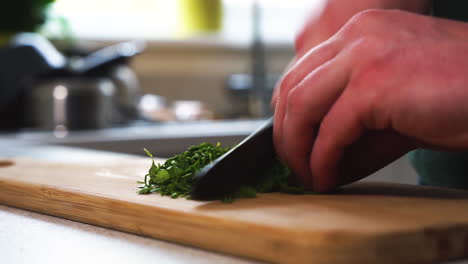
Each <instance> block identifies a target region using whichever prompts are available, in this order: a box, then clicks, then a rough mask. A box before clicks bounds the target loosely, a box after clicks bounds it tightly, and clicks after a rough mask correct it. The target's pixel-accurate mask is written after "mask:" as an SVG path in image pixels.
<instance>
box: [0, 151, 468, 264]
mask: <svg viewBox="0 0 468 264" xmlns="http://www.w3.org/2000/svg"><path fill="white" fill-rule="evenodd" d="M149 165H150V161H149V160H147V159H135V160H131V159H128V160H116V161H115V162H114V163H105V164H102V163H101V164H81V165H78V164H64V163H50V162H44V161H35V160H29V159H14V160H12V162H11V163H10V162H7V161H3V162H0V203H2V204H5V205H10V206H15V207H19V208H24V209H28V210H32V211H37V212H41V213H45V214H50V215H55V216H59V217H64V218H67V219H73V220H76V221H80V222H84V223H90V224H95V225H98V226H103V227H108V228H112V229H116V230H121V231H126V232H130V233H135V234H139V235H144V236H149V237H154V238H159V239H164V240H169V241H174V242H178V243H183V244H187V245H192V246H195V247H201V248H205V249H211V250H214V251H219V252H225V253H230V254H235V255H240V256H246V257H251V258H255V259H260V260H267V261H272V262H281V263H319V264H320V263H346V264H352V263H359V264H362V263H392V264H393V263H434V262H437V261H446V260H449V259H459V258H463V257H467V256H468V192H462V191H451V190H445V189H435V188H426V187H418V186H410V185H389V184H383V183H360V184H359V183H358V184H354V185H350V186H348V187H346V188H344V189H343V190H342V191H340V192H339V193H337V194H333V195H288V194H278V193H271V194H262V195H260V196H259V197H258V198H255V199H241V200H237V201H235V202H234V203H232V204H223V203H221V202H219V201H213V202H197V201H190V200H185V199H171V198H168V197H161V196H159V195H157V194H152V195H138V194H136V191H137V186H138V184H137V183H136V181H137V180H141V179H142V178H143V175H144V174H145V173H146V171H147V169H148V168H149Z"/></svg>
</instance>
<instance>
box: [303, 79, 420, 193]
mask: <svg viewBox="0 0 468 264" xmlns="http://www.w3.org/2000/svg"><path fill="white" fill-rule="evenodd" d="M353 88H355V87H350V85H348V87H347V88H346V91H345V92H343V94H342V95H341V96H340V98H339V99H338V100H337V101H336V103H335V104H334V105H333V107H332V108H331V109H330V111H329V112H328V113H327V114H326V116H325V118H324V119H323V120H322V122H321V125H320V129H319V131H318V135H317V137H316V139H315V142H314V146H313V150H312V153H311V155H310V168H311V173H312V175H313V176H314V177H313V186H314V189H315V190H317V191H320V192H326V191H329V190H331V189H333V188H335V187H336V186H338V185H341V184H345V183H350V182H353V181H356V180H359V179H361V178H363V177H365V176H367V175H369V174H371V173H373V172H375V171H377V170H378V169H380V168H382V167H384V166H385V165H387V164H389V163H390V162H392V161H394V160H395V159H397V158H398V157H400V156H402V155H403V154H405V153H407V152H408V151H410V150H411V149H414V148H415V144H414V141H413V140H412V139H410V138H407V137H405V136H403V135H401V134H398V133H396V132H394V131H392V130H391V129H392V128H391V127H384V128H383V129H382V128H377V127H376V124H377V123H380V124H381V123H383V121H382V120H383V119H385V118H386V117H385V116H384V115H383V114H379V113H376V112H375V108H373V107H372V102H371V101H369V99H368V98H367V97H363V96H360V95H359V94H358V93H357V92H356V91H360V90H361V89H353ZM376 118H377V119H382V120H378V122H375V121H376V120H375V119H376Z"/></svg>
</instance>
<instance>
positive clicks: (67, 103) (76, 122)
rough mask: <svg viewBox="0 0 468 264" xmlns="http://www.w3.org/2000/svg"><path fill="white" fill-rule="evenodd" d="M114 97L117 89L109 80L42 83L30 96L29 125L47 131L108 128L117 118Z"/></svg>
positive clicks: (53, 80) (83, 78)
mask: <svg viewBox="0 0 468 264" xmlns="http://www.w3.org/2000/svg"><path fill="white" fill-rule="evenodd" d="M114 95H115V86H114V84H113V82H112V81H110V79H107V78H93V77H75V78H62V79H59V78H57V79H50V80H42V81H39V82H38V83H37V84H36V85H35V87H33V89H32V91H31V93H30V98H29V105H30V111H28V112H29V119H30V123H31V125H33V126H34V127H37V128H39V129H45V130H51V129H52V130H54V129H67V130H80V129H98V128H105V127H109V126H110V125H111V123H112V116H113V115H114V113H113V111H114Z"/></svg>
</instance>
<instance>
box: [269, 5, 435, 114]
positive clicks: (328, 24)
mask: <svg viewBox="0 0 468 264" xmlns="http://www.w3.org/2000/svg"><path fill="white" fill-rule="evenodd" d="M430 4H431V1H429V0H411V1H407V0H354V1H348V0H321V1H317V4H316V5H315V6H314V7H315V8H312V9H311V12H310V14H309V16H308V19H307V20H306V22H305V24H304V26H303V27H302V29H300V31H299V33H298V34H297V36H296V41H295V49H296V55H295V58H293V59H292V61H291V62H290V63H289V65H288V67H286V69H289V68H291V67H292V65H294V64H295V63H296V62H297V59H299V58H301V57H302V56H304V54H306V53H307V51H309V50H310V49H311V48H313V47H315V46H316V45H318V44H320V43H322V42H323V41H325V40H327V39H328V38H330V37H331V36H333V35H334V34H335V33H336V32H337V31H338V30H339V29H340V28H341V27H342V26H343V25H344V24H345V23H346V22H347V21H348V20H349V19H350V18H351V17H352V16H354V15H355V14H357V13H359V12H361V11H364V10H367V9H371V8H372V9H400V10H406V11H411V12H416V13H426V12H428V11H429V9H430ZM277 97H278V89H275V90H274V93H273V96H272V98H273V99H272V105H273V106H274V105H275V104H276V98H277Z"/></svg>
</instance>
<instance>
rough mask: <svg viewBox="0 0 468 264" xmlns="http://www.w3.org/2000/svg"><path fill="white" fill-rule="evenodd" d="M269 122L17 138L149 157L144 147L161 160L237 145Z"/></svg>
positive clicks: (38, 134) (176, 125) (188, 124)
mask: <svg viewBox="0 0 468 264" xmlns="http://www.w3.org/2000/svg"><path fill="white" fill-rule="evenodd" d="M263 122H265V120H263V119H261V120H240V121H238V120H236V121H234V120H232V121H231V120H225V121H198V122H185V123H161V124H150V125H149V124H142V125H134V126H129V127H121V128H110V129H100V130H93V131H73V132H69V133H68V134H66V135H58V136H59V137H58V136H57V134H55V135H54V133H52V132H22V133H18V134H15V135H14V136H13V135H12V136H11V137H15V139H20V140H22V141H26V142H31V143H32V142H34V143H41V144H49V145H59V146H68V147H78V148H86V149H94V150H103V151H111V152H117V153H125V154H136V155H145V154H144V151H143V148H147V149H148V150H150V151H151V152H152V153H153V155H155V156H157V157H170V156H173V155H175V154H178V153H181V152H183V151H185V150H186V149H187V148H188V147H190V146H192V145H198V144H200V143H202V142H210V143H213V144H216V143H217V142H220V143H221V144H222V145H223V146H233V145H235V144H237V143H239V142H240V141H241V140H242V139H244V138H245V137H246V136H248V135H249V134H251V133H252V132H253V131H255V130H256V129H257V128H258V127H259V126H261V125H262V124H263Z"/></svg>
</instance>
